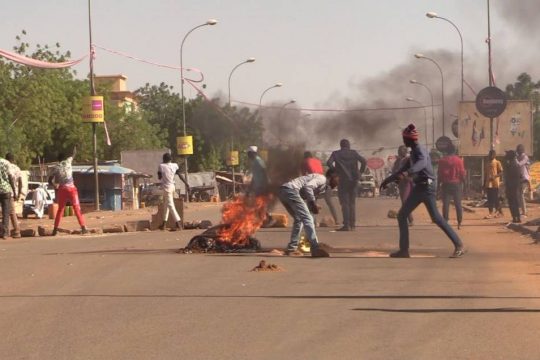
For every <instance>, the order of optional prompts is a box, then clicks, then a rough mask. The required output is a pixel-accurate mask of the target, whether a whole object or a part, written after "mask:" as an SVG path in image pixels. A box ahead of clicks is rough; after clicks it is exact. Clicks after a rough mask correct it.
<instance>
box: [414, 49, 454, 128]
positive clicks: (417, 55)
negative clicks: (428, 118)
mask: <svg viewBox="0 0 540 360" xmlns="http://www.w3.org/2000/svg"><path fill="white" fill-rule="evenodd" d="M414 57H415V58H417V59H425V60H428V61H431V62H432V63H433V64H435V66H437V69H439V72H440V73H441V99H442V134H443V136H444V134H445V131H446V130H445V122H444V75H443V71H442V69H441V66H440V65H439V64H438V63H437V62H436V61H435V60H433V59H432V58H430V57H427V56H425V55H424V54H414Z"/></svg>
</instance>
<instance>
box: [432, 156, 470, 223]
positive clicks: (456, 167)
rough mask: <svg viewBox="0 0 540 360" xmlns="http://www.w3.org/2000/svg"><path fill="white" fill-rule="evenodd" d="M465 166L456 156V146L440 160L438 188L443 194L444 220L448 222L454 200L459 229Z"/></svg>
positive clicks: (461, 214) (461, 216)
mask: <svg viewBox="0 0 540 360" xmlns="http://www.w3.org/2000/svg"><path fill="white" fill-rule="evenodd" d="M465 175H466V172H465V166H464V164H463V159H461V158H460V157H459V156H457V155H456V148H455V146H454V145H452V146H450V147H449V148H448V149H447V150H446V154H445V156H444V157H443V158H442V159H441V160H439V167H438V169H437V180H438V181H437V186H438V188H439V190H440V192H441V194H442V201H443V218H444V219H445V220H446V221H448V218H449V216H448V213H449V210H450V199H453V200H454V206H455V207H456V217H457V223H458V229H459V228H460V227H461V222H462V221H463V207H462V206H461V197H462V187H463V184H464V183H465Z"/></svg>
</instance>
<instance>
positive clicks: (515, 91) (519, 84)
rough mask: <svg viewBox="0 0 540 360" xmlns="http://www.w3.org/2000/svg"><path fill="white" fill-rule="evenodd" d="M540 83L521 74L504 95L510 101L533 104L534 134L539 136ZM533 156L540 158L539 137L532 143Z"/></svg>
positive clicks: (525, 74)
mask: <svg viewBox="0 0 540 360" xmlns="http://www.w3.org/2000/svg"><path fill="white" fill-rule="evenodd" d="M539 90H540V81H537V82H534V81H533V80H532V78H531V76H530V75H529V74H527V73H521V74H520V75H519V76H518V77H517V81H516V82H515V83H514V84H509V85H507V86H506V95H507V96H508V98H509V99H511V100H530V101H532V103H533V108H534V109H535V110H534V112H533V127H534V132H533V133H534V134H540V112H539V111H538V110H539V109H538V108H539V106H540V95H539ZM533 152H534V154H533V156H534V157H535V158H536V159H538V158H540V137H539V136H536V137H535V138H534V143H533Z"/></svg>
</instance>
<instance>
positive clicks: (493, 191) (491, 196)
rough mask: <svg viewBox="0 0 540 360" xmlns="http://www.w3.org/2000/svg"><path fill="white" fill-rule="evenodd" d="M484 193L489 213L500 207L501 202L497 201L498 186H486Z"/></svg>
mask: <svg viewBox="0 0 540 360" xmlns="http://www.w3.org/2000/svg"><path fill="white" fill-rule="evenodd" d="M486 195H487V203H488V209H489V213H490V214H491V213H493V210H495V211H497V210H499V209H500V208H501V203H500V201H499V188H487V189H486Z"/></svg>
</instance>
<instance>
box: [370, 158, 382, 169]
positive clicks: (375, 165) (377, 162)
mask: <svg viewBox="0 0 540 360" xmlns="http://www.w3.org/2000/svg"><path fill="white" fill-rule="evenodd" d="M383 166H384V160H383V159H381V158H378V157H372V158H369V159H367V167H368V168H370V169H371V170H378V169H380V168H382V167H383Z"/></svg>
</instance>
